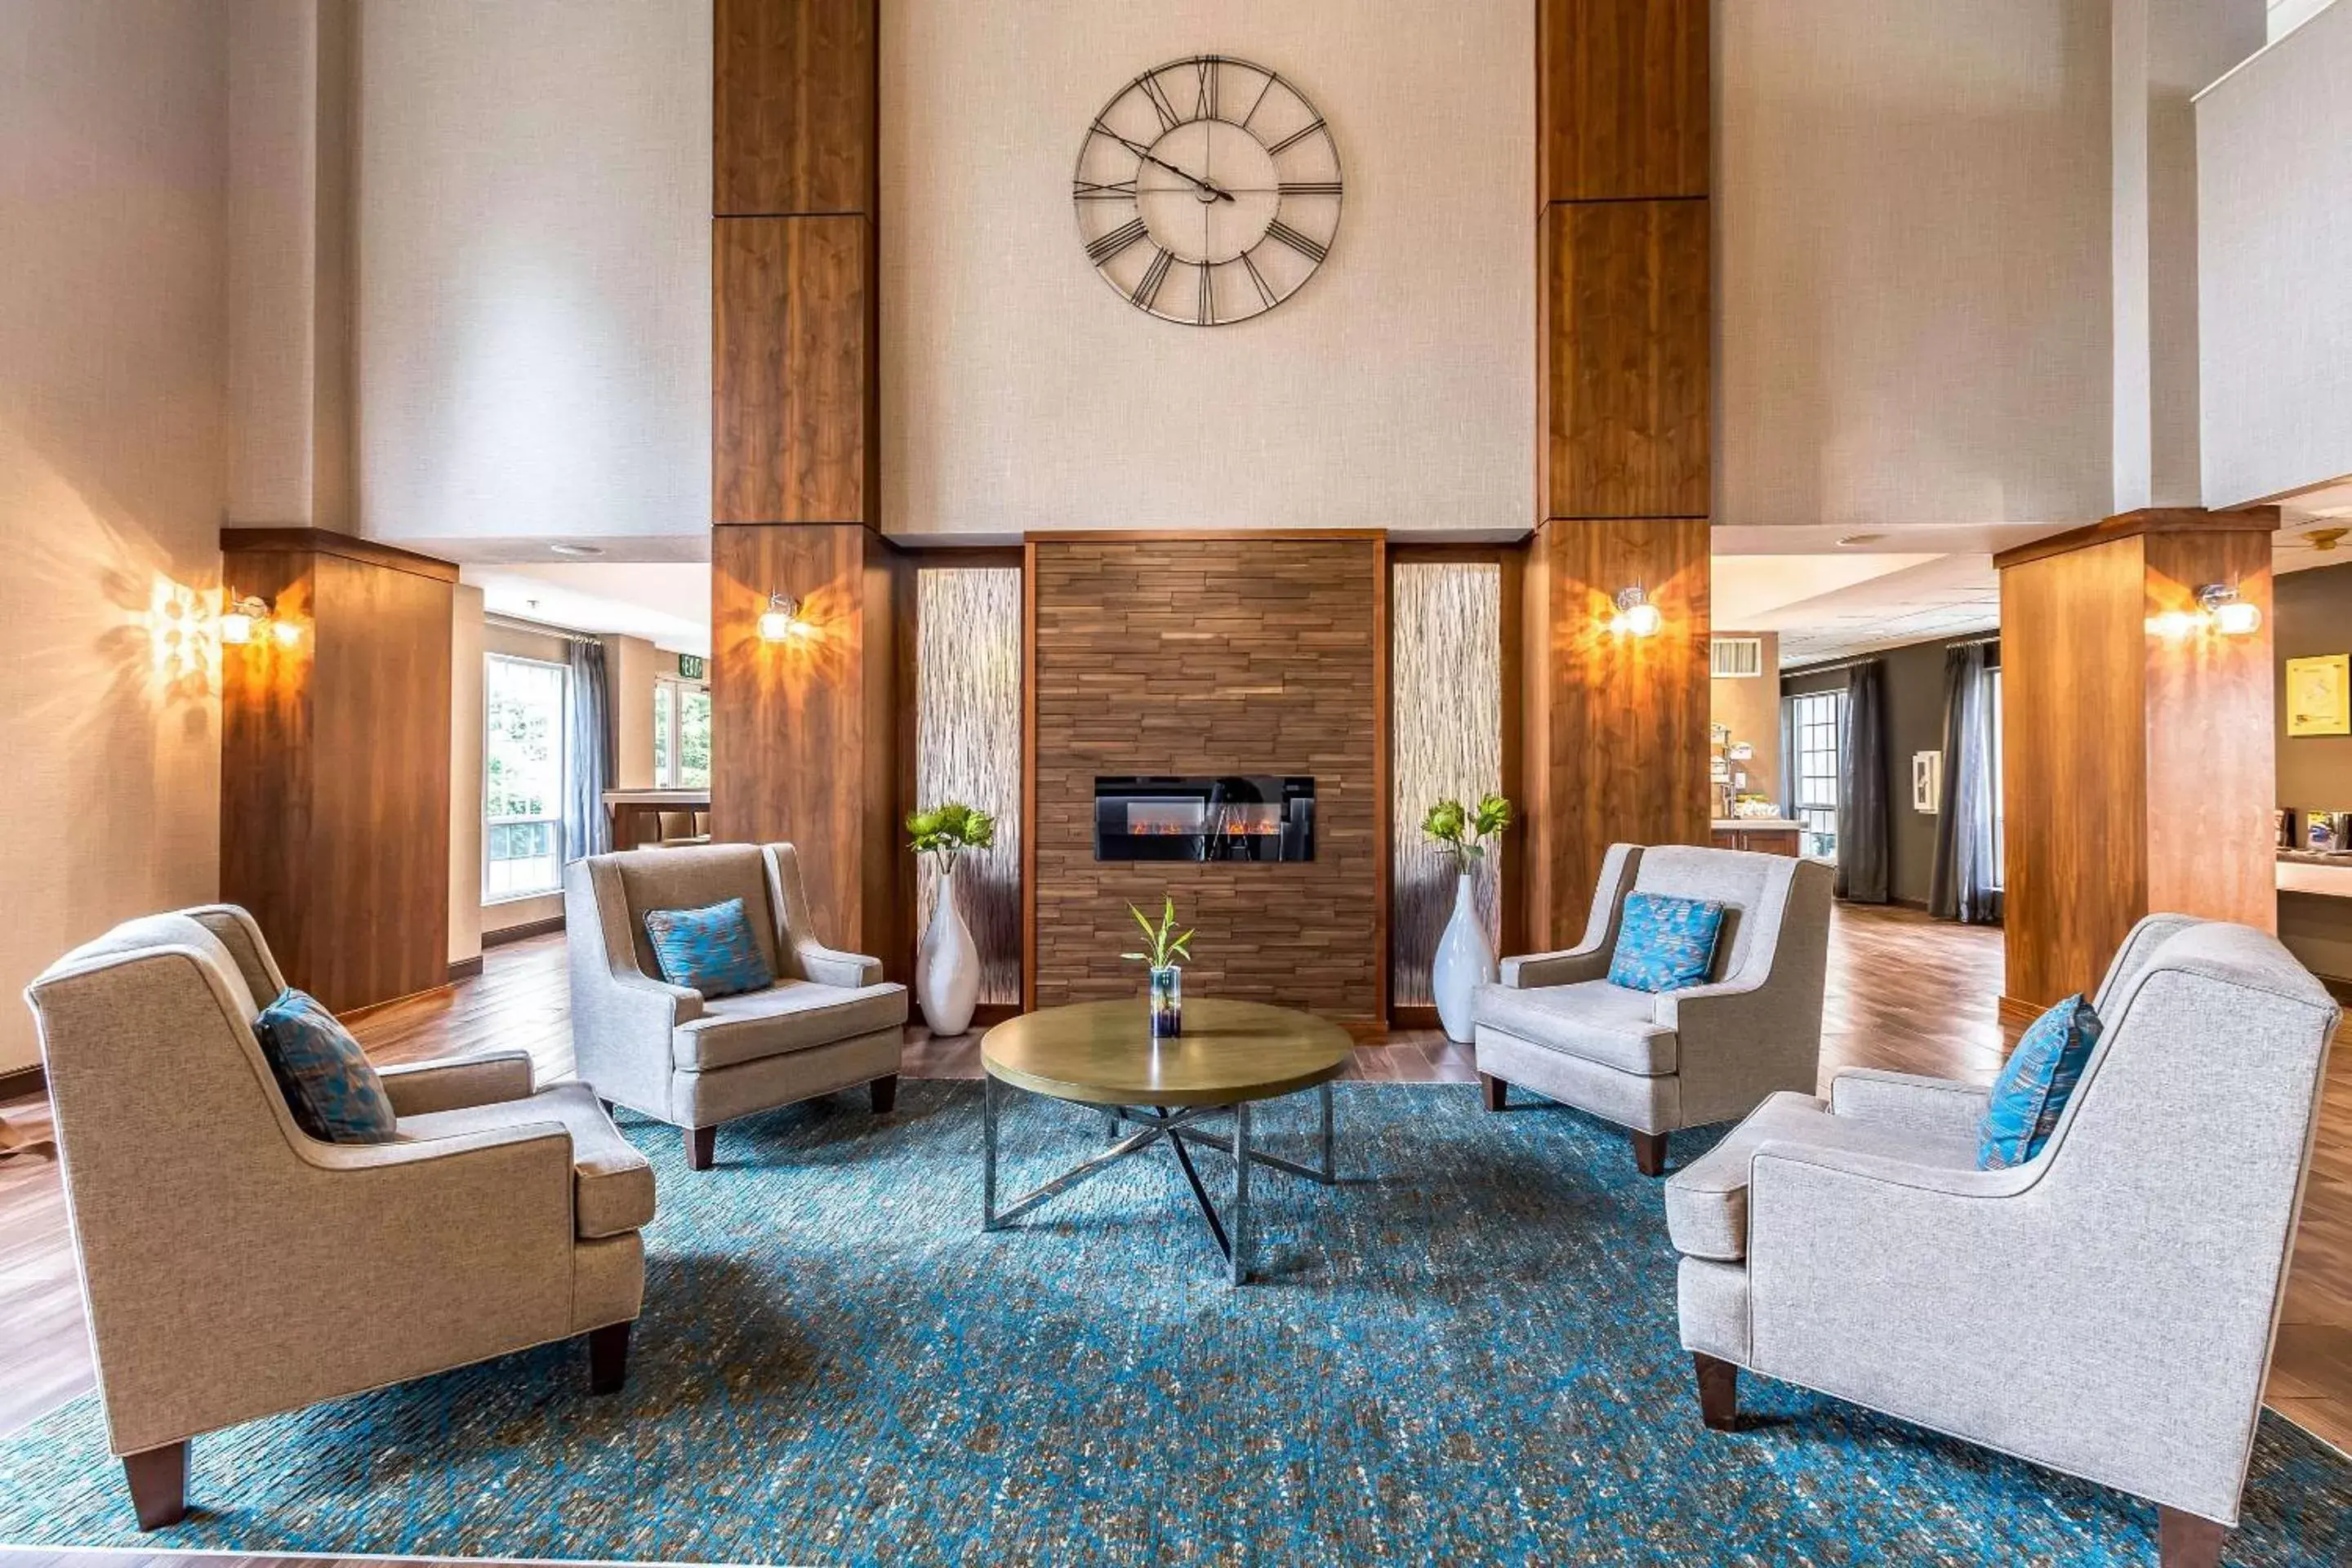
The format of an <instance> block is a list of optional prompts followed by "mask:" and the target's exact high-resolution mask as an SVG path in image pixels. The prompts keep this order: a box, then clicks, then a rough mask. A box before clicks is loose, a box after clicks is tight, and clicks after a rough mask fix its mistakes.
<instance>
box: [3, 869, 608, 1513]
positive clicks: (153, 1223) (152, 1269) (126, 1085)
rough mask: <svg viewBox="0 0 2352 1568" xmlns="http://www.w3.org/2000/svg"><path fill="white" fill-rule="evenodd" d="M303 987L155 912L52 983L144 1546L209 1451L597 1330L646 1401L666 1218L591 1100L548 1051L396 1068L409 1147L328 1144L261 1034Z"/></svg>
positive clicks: (66, 1155)
mask: <svg viewBox="0 0 2352 1568" xmlns="http://www.w3.org/2000/svg"><path fill="white" fill-rule="evenodd" d="M284 984H285V982H284V978H283V976H281V975H280V974H279V973H278V965H277V963H275V961H273V960H272V959H271V957H270V955H269V949H268V945H267V944H265V943H264V942H263V941H262V939H261V933H260V931H258V930H257V928H256V927H255V925H254V922H253V919H252V917H251V916H249V915H247V913H246V912H245V911H244V910H238V909H233V908H228V907H226V906H214V907H208V908H204V909H194V910H186V911H184V912H182V913H179V914H169V915H151V916H149V917H147V918H146V919H143V920H137V921H130V922H129V923H127V924H124V925H121V926H117V927H116V928H115V929H114V930H113V931H110V932H109V933H108V934H107V935H105V936H103V937H101V938H100V939H99V940H98V941H96V942H90V943H89V944H88V945H86V946H83V947H79V948H77V949H75V950H74V951H73V952H69V953H68V954H67V955H66V956H65V957H63V958H61V959H59V960H58V962H57V963H54V964H52V965H50V966H49V968H48V969H47V971H46V972H45V973H42V974H41V975H40V977H39V978H37V980H35V981H34V982H33V984H32V986H31V988H30V990H29V991H28V992H27V998H28V999H29V1000H30V1002H31V1003H32V1006H33V1012H34V1016H35V1017H36V1018H37V1021H38V1023H39V1027H40V1036H41V1048H42V1053H43V1055H44V1057H45V1058H46V1060H47V1068H48V1082H49V1094H50V1098H51V1100H53V1101H54V1102H55V1104H56V1108H57V1123H58V1146H59V1152H60V1163H61V1164H62V1165H63V1168H64V1173H65V1188H66V1205H67V1212H68V1215H69V1216H70V1217H71V1220H72V1225H73V1237H74V1249H75V1255H76V1260H77V1263H78V1265H79V1269H80V1275H81V1286H82V1299H83V1301H84V1304H85V1305H86V1306H87V1308H88V1310H89V1325H90V1340H91V1343H92V1346H93V1348H94V1349H95V1351H96V1354H97V1362H98V1384H99V1393H100V1398H101V1400H102V1402H103V1405H104V1408H105V1413H106V1422H107V1429H108V1434H109V1436H110V1441H111V1444H112V1447H113V1450H114V1452H115V1453H116V1454H117V1455H119V1456H121V1459H122V1465H123V1470H124V1472H125V1475H126V1477H127V1479H128V1480H129V1482H130V1487H131V1500H132V1503H133V1505H134V1506H135V1508H136V1510H137V1512H138V1515H139V1522H140V1525H141V1526H142V1528H144V1529H148V1530H155V1529H160V1528H162V1527H163V1526H164V1525H168V1524H173V1523H175V1522H177V1521H178V1520H179V1518H180V1516H181V1514H182V1512H183V1511H184V1508H185V1505H186V1491H187V1469H188V1444H189V1441H190V1439H192V1438H194V1436H197V1435H199V1434H201V1433H204V1432H208V1431H213V1430H215V1429H217V1428H219V1427H223V1426H230V1425H233V1424H235V1423H236V1422H240V1421H250V1420H254V1419H256V1418H257V1417H260V1416H264V1415H275V1414H277V1413H278V1412H281V1411H286V1410H293V1409H297V1408H299V1407H300V1406H302V1405H310V1404H313V1403H315V1402H317V1401H319V1400H321V1399H331V1398H335V1397H338V1396H341V1395H343V1394H354V1393H359V1392H361V1391H362V1390H366V1389H370V1388H376V1387H380V1386H382V1385H383V1384H389V1383H397V1382H401V1381H403V1380H404V1379H407V1378H413V1377H422V1376H425V1375H426V1374H427V1373H436V1372H443V1371H446V1370H447V1369H449V1368H451V1367H457V1366H463V1365H466V1364H467V1363H472V1362H478V1361H483V1360H487V1359H488V1358H489V1357H491V1356H497V1355H503V1354H506V1353H507V1352H510V1351H516V1350H521V1349H524V1348H526V1347H528V1346H530V1345H536V1344H541V1343H545V1342H549V1341H552V1340H560V1339H566V1338H570V1337H571V1336H572V1335H575V1334H582V1335H585V1336H587V1340H588V1352H589V1363H590V1382H591V1386H592V1388H593V1391H594V1392H596V1393H600V1394H602V1393H609V1392H611V1391H613V1390H614V1389H617V1388H619V1387H620V1385H621V1383H622V1379H623V1376H624V1373H625V1366H626V1360H627V1354H628V1334H629V1324H630V1322H631V1321H633V1320H634V1319H635V1317H636V1315H637V1310H638V1307H639V1305H640V1302H641V1300H642V1298H643V1295H644V1288H645V1252H644V1248H643V1246H642V1245H641V1243H640V1242H639V1240H638V1236H637V1232H638V1230H639V1228H640V1227H641V1226H644V1225H645V1224H646V1222H647V1221H649V1220H650V1219H652V1217H653V1212H654V1183H653V1173H652V1170H651V1168H650V1167H649V1166H648V1165H647V1164H646V1161H645V1158H644V1157H643V1156H642V1155H640V1154H639V1153H638V1152H636V1150H635V1149H634V1148H632V1147H631V1146H630V1145H629V1143H628V1142H626V1141H625V1139H623V1138H622V1137H621V1135H620V1133H619V1132H618V1131H615V1130H614V1127H613V1124H612V1122H611V1121H610V1120H608V1119H607V1118H606V1117H605V1115H604V1110H603V1108H602V1107H600V1106H599V1105H598V1104H597V1103H596V1100H595V1098H594V1096H593V1095H592V1094H590V1093H589V1091H588V1089H586V1088H585V1087H584V1086H583V1085H579V1084H570V1085H561V1086H557V1087H555V1088H551V1089H541V1090H539V1091H537V1092H534V1091H533V1089H532V1085H531V1069H530V1058H529V1057H528V1056H527V1055H524V1054H523V1053H521V1052H509V1053H502V1054H499V1055H496V1056H488V1057H479V1058H469V1059H464V1060H458V1061H453V1062H446V1063H432V1064H427V1065H424V1066H419V1067H412V1068H393V1069H390V1070H388V1071H386V1072H385V1073H384V1074H383V1079H384V1087H385V1089H386V1090H387V1092H388V1093H389V1095H390V1097H391V1100H392V1103H393V1108H394V1111H395V1112H396V1113H397V1114H398V1117H399V1122H398V1138H397V1140H396V1141H395V1142H389V1143H376V1144H366V1145H352V1144H336V1143H321V1142H317V1141H315V1140H313V1139H311V1138H310V1137H308V1136H306V1135H305V1134H304V1133H303V1132H302V1131H301V1130H300V1128H299V1127H298V1126H297V1125H296V1124H295V1121H294V1118H293V1115H292V1113H291V1111H289V1110H288V1108H287V1104H286V1100H285V1096H284V1095H283V1094H282V1093H281V1092H280V1091H279V1089H278V1081H277V1079H276V1078H275V1077H273V1076H272V1074H271V1072H270V1069H269V1064H268V1060H267V1059H266V1058H264V1057H263V1055H262V1052H261V1047H260V1046H259V1044H258V1043H257V1041H256V1040H255V1038H254V1034H253V1026H252V1021H253V1019H254V1017H255V1016H257V1014H258V1013H259V1011H260V1006H261V1004H262V1002H263V1001H266V1000H267V999H268V998H272V997H275V996H276V994H278V991H279V990H281V989H283V987H284Z"/></svg>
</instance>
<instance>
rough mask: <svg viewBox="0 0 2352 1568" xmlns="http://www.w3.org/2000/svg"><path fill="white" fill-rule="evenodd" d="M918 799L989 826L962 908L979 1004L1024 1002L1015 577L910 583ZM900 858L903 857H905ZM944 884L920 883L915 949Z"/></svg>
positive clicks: (959, 574) (962, 887) (967, 877)
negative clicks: (974, 813)
mask: <svg viewBox="0 0 2352 1568" xmlns="http://www.w3.org/2000/svg"><path fill="white" fill-rule="evenodd" d="M915 619H916V627H917V631H916V639H917V641H916V651H915V795H916V800H917V802H918V804H919V805H936V804H938V803H939V802H940V801H943V800H961V801H963V802H964V803H966V804H967V805H974V806H978V807H979V808H980V809H981V810H982V811H985V812H989V813H991V814H992V815H993V816H995V818H996V845H995V847H993V848H992V849H989V850H986V851H982V852H967V853H966V854H965V855H964V856H963V858H962V864H961V869H960V870H958V871H957V873H956V880H957V883H958V885H959V886H958V898H957V902H958V906H959V907H960V908H961V910H963V918H964V921H965V922H966V923H967V924H969V925H970V926H971V935H972V941H973V942H976V943H977V944H978V945H979V947H980V963H981V980H980V999H981V1001H982V1003H995V1002H1007V1003H1018V1002H1019V1001H1020V1000H1021V574H1020V572H1019V570H1018V569H1017V568H1013V567H981V568H970V567H925V568H923V569H922V570H921V571H920V572H919V573H918V574H916V608H915ZM902 852H903V851H902ZM938 897H939V879H938V877H937V876H936V875H935V874H934V873H933V872H932V870H931V868H930V864H929V859H928V858H926V859H925V861H924V863H923V865H922V866H921V868H919V871H918V873H917V882H916V911H915V914H916V926H915V939H916V941H918V942H920V941H921V940H922V934H923V932H924V931H927V930H929V927H930V922H931V910H932V907H933V905H934V904H935V903H936V901H937V900H938Z"/></svg>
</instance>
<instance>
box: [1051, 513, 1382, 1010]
mask: <svg viewBox="0 0 2352 1568" xmlns="http://www.w3.org/2000/svg"><path fill="white" fill-rule="evenodd" d="M1026 598H1027V604H1026V605H1025V607H1024V608H1025V625H1026V637H1027V639H1028V642H1029V658H1028V659H1027V668H1028V670H1029V672H1030V673H1029V681H1028V692H1027V695H1028V700H1029V713H1028V718H1027V725H1026V728H1027V731H1028V747H1029V757H1028V766H1027V768H1026V770H1025V773H1024V777H1025V779H1026V780H1027V781H1028V784H1029V802H1028V806H1027V812H1026V815H1027V816H1028V818H1029V827H1030V831H1029V832H1028V834H1027V835H1026V836H1025V844H1026V853H1027V858H1028V865H1027V867H1026V868H1025V875H1024V878H1023V884H1022V885H1023V890H1024V900H1025V909H1024V926H1025V927H1026V931H1025V937H1026V941H1025V942H1024V949H1025V952H1026V955H1027V970H1028V972H1027V974H1026V976H1025V978H1026V985H1025V986H1024V990H1025V992H1026V997H1025V1000H1026V1003H1027V1005H1030V1006H1033V1007H1037V1006H1052V1005H1056V1004H1060V1003H1066V1002H1076V1001H1088V1000H1097V999H1108V998H1114V997H1121V996H1129V995H1133V994H1136V993H1137V992H1138V991H1139V989H1140V988H1141V975H1140V973H1139V971H1138V966H1136V965H1135V964H1133V963H1123V962H1121V960H1120V959H1119V957H1118V954H1119V953H1121V952H1131V951H1133V950H1134V948H1135V946H1136V941H1135V939H1136V938H1137V936H1138V935H1139V933H1138V932H1137V931H1136V930H1135V925H1134V921H1133V919H1132V918H1131V917H1130V916H1129V913H1128V909H1127V906H1128V905H1129V903H1130V902H1133V903H1135V904H1137V905H1140V906H1149V908H1150V910H1151V911H1152V912H1154V913H1156V912H1157V911H1158V908H1159V904H1160V895H1161V893H1162V892H1163V891H1166V892H1170V893H1172V894H1174V896H1175V899H1176V902H1177V908H1178V911H1179V913H1180V915H1181V918H1182V920H1183V921H1184V922H1185V923H1186V924H1188V925H1193V926H1197V927H1198V928H1199V930H1200V935H1199V936H1198V937H1197V938H1196V939H1195V941H1194V944H1193V950H1192V951H1193V958H1192V963H1190V964H1188V965H1187V968H1188V970H1189V971H1190V974H1189V975H1188V979H1191V980H1192V981H1193V982H1194V983H1195V984H1197V985H1198V986H1199V987H1200V988H1201V989H1202V990H1203V991H1205V992H1207V993H1209V994H1215V995H1219V996H1228V997H1238V998H1243V999H1245V1000H1253V1001H1267V1002H1279V1003H1282V1004H1285V1005H1290V1006H1297V1007H1307V1008H1311V1009H1313V1010H1314V1011H1316V1012H1318V1013H1322V1014H1325V1015H1327V1016H1330V1017H1333V1018H1335V1019H1339V1020H1341V1021H1343V1022H1348V1023H1355V1024H1363V1025H1371V1024H1374V1023H1376V1022H1378V1021H1380V1020H1382V1019H1384V1018H1385V1016H1386V1014H1387V1008H1388V996H1387V990H1388V940H1387V931H1386V929H1385V927H1386V921H1387V910H1388V901H1389V900H1388V886H1387V882H1388V874H1389V873H1388V866H1389V851H1388V833H1389V828H1388V811H1389V807H1388V791H1387V780H1386V773H1387V763H1386V742H1385V737H1386V734H1387V728H1388V726H1387V714H1386V711H1385V709H1386V705H1387V691H1388V679H1387V671H1386V669H1385V668H1384V667H1385V663H1386V648H1387V643H1388V636H1387V626H1386V616H1387V602H1388V595H1387V560H1386V546H1385V544H1384V542H1383V541H1382V540H1381V537H1380V536H1378V535H1376V534H1366V533H1340V532H1329V533H1315V534H1304V535H1302V534H1279V533H1250V534H1214V533H1187V534H1183V535H1177V536H1171V535H1164V534H1142V533H1133V534H1056V535H1053V536H1051V537H1041V538H1038V539H1035V540H1033V541H1032V542H1031V543H1030V545H1029V546H1028V562H1027V575H1026ZM1193 773H1210V774H1228V773H1277V774H1309V775H1312V776H1313V777H1314V779H1315V785H1316V792H1317V795H1316V803H1315V811H1316V820H1315V858H1313V859H1312V860H1309V861H1305V862H1301V863H1295V864H1271V863H1233V862H1217V863H1208V864H1195V863H1190V862H1182V861H1160V862H1152V863H1147V864H1129V863H1121V862H1098V861H1097V860H1096V859H1095V858H1094V784H1095V779H1096V778H1097V775H1123V774H1193Z"/></svg>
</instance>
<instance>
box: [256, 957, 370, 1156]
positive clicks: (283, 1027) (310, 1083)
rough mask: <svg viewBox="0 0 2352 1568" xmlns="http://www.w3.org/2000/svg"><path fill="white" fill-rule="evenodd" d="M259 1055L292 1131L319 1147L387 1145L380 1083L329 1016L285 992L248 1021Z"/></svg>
mask: <svg viewBox="0 0 2352 1568" xmlns="http://www.w3.org/2000/svg"><path fill="white" fill-rule="evenodd" d="M253 1033H254V1037H255V1038H257V1039H258V1040H259V1041H260V1042H261V1054H262V1055H263V1056H264V1057H266V1058H268V1061H269V1070H270V1071H271V1072H273V1073H275V1074H276V1075H277V1077H278V1088H279V1089H282V1090H284V1091H285V1094H286V1108H287V1109H288V1110H291V1111H292V1112H293V1113H294V1123H295V1125H296V1126H298V1127H299V1128H301V1129H302V1131H305V1132H308V1133H309V1134H310V1136H311V1137H313V1138H316V1139H318V1140H319V1141H320V1142H323V1143H389V1142H392V1140H393V1136H394V1128H393V1122H394V1116H393V1112H392V1100H391V1098H390V1097H389V1096H388V1095H386V1094H385V1093H384V1092H383V1079H380V1078H378V1077H376V1073H375V1068H373V1067H370V1066H369V1065H368V1059H367V1055H366V1053H365V1052H363V1051H362V1050H361V1049H360V1043H359V1042H358V1041H357V1040H355V1039H353V1038H352V1032H351V1031H350V1030H349V1029H346V1028H344V1027H343V1026H342V1025H341V1023H339V1022H338V1021H337V1020H336V1018H335V1016H334V1015H333V1014H332V1013H330V1012H328V1011H327V1010H326V1008H324V1007H322V1006H320V1005H319V1003H318V1001H317V1000H316V999H315V998H313V997H311V996H310V995H309V994H306V993H304V992H300V991H295V990H292V989H288V990H285V991H281V992H279V993H278V1000H277V1001H275V1002H272V1003H271V1004H270V1005H268V1006H267V1007H264V1008H263V1009H262V1010H261V1016H260V1017H258V1018H256V1019H255V1020H254V1021H253Z"/></svg>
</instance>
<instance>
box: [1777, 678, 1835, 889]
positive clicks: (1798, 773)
mask: <svg viewBox="0 0 2352 1568" xmlns="http://www.w3.org/2000/svg"><path fill="white" fill-rule="evenodd" d="M1844 727H1845V693H1844V692H1843V691H1815V692H1809V693H1807V694H1806V695H1804V696H1801V697H1791V698H1790V699H1789V732H1790V739H1791V740H1792V741H1793V742H1795V745H1794V747H1793V749H1792V755H1791V758H1790V769H1789V773H1790V782H1791V783H1792V784H1793V785H1794V795H1795V799H1794V801H1793V802H1792V809H1791V811H1790V816H1794V817H1795V818H1796V819H1797V820H1798V821H1800V822H1801V823H1803V824H1804V825H1805V826H1804V831H1803V833H1802V835H1801V837H1802V839H1803V842H1804V852H1805V853H1806V854H1808V855H1810V856H1812V857H1813V858H1816V859H1821V860H1832V861H1834V860H1835V859H1836V858H1837V814H1838V742H1839V740H1840V731H1843V729H1844Z"/></svg>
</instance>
